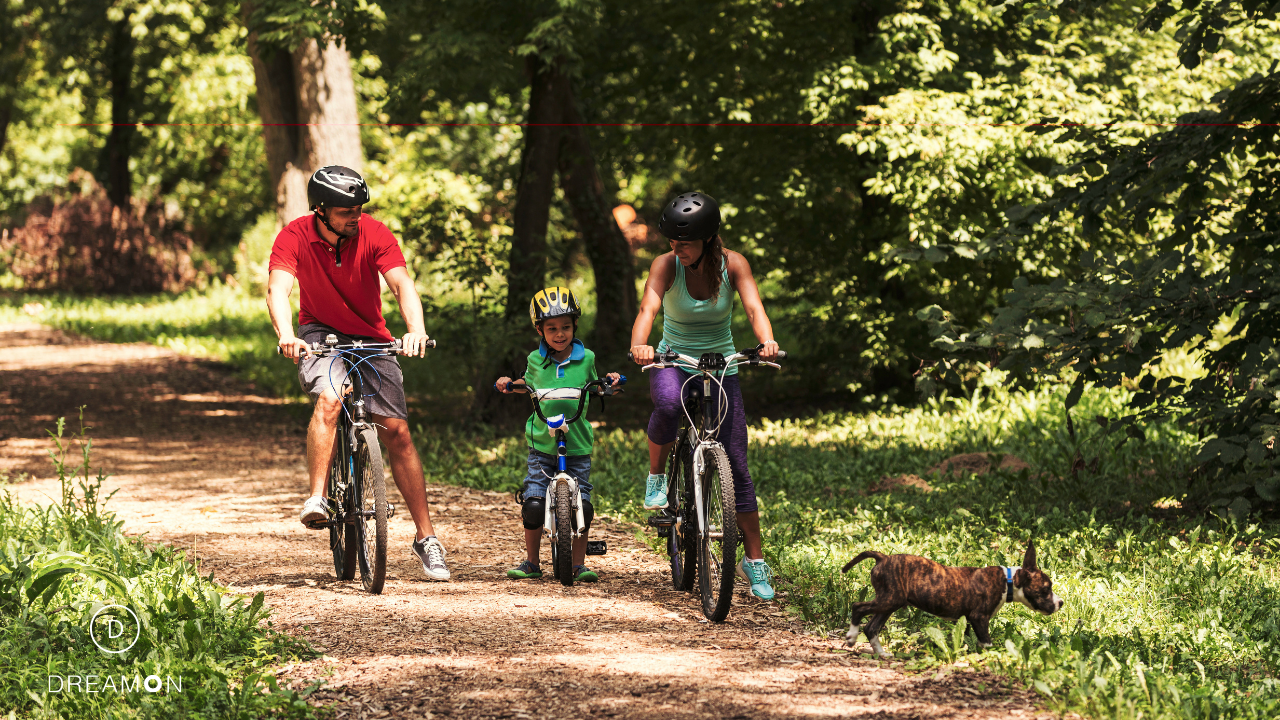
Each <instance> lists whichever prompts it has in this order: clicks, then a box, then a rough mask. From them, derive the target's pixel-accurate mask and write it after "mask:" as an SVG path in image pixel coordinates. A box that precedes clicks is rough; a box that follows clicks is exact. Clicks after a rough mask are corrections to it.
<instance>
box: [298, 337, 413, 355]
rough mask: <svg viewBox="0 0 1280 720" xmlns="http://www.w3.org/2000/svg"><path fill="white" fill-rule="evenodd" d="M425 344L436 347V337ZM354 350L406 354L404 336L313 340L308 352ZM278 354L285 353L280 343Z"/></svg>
mask: <svg viewBox="0 0 1280 720" xmlns="http://www.w3.org/2000/svg"><path fill="white" fill-rule="evenodd" d="M423 345H425V346H426V347H428V348H434V347H435V346H436V341H435V338H428V339H427V341H426V342H424V343H423ZM352 350H370V351H377V352H378V353H380V354H383V355H404V354H405V350H404V338H396V339H395V340H392V341H391V342H389V343H367V342H363V341H361V342H354V343H350V344H347V345H338V344H337V343H334V344H332V345H331V344H328V343H320V342H313V343H311V345H310V346H309V347H307V354H308V355H316V356H319V357H324V356H325V355H329V354H332V353H334V352H339V353H341V352H350V351H352ZM276 354H277V355H283V354H284V348H282V347H280V346H279V345H276Z"/></svg>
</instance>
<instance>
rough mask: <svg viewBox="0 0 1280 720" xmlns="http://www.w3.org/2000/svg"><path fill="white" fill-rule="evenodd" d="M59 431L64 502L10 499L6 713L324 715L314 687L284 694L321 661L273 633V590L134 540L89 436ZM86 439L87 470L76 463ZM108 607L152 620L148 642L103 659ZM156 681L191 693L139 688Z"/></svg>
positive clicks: (2, 577) (4, 613) (146, 629)
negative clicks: (287, 675) (304, 661)
mask: <svg viewBox="0 0 1280 720" xmlns="http://www.w3.org/2000/svg"><path fill="white" fill-rule="evenodd" d="M51 435H52V436H53V438H54V442H55V449H54V450H53V451H52V452H51V455H52V457H53V460H54V469H55V470H56V471H57V473H58V476H59V479H60V480H61V484H62V497H61V501H60V503H59V504H58V505H54V506H37V507H27V506H23V505H19V504H18V502H17V500H16V499H15V498H14V497H13V496H12V495H10V494H8V493H4V494H3V495H0V658H3V660H0V679H2V680H0V705H2V706H3V707H6V708H9V709H10V712H11V713H15V715H11V717H13V716H16V717H103V718H106V717H111V718H135V717H146V718H152V717H164V716H168V717H174V716H181V717H194V716H201V717H213V716H217V717H227V718H242V719H244V720H249V719H250V718H261V717H276V718H310V717H316V716H317V714H318V713H317V708H315V707H312V706H311V705H310V704H309V703H308V702H307V697H308V696H309V695H310V693H311V691H312V688H309V689H307V690H305V691H303V692H301V693H299V692H296V691H294V690H288V689H285V688H281V687H280V686H279V684H278V683H277V681H276V679H275V677H274V675H273V674H272V673H271V672H270V671H269V670H268V667H269V666H270V665H272V664H274V663H277V662H280V661H282V660H285V661H287V660H289V659H294V658H307V657H312V656H314V655H315V653H314V651H312V650H311V649H310V648H309V647H308V646H307V645H306V644H305V643H303V642H301V641H299V640H296V639H293V638H290V637H288V636H285V635H283V634H280V633H277V632H275V631H274V630H271V629H270V623H269V622H266V624H265V625H264V621H266V620H267V617H268V616H267V613H266V611H265V610H264V609H263V595H262V593H258V594H257V595H256V596H254V598H253V599H252V600H251V601H248V602H246V599H245V598H243V597H237V596H234V595H231V594H229V593H227V592H226V590H225V589H223V588H222V587H221V586H219V585H218V584H216V583H215V582H213V576H212V574H210V575H209V576H208V577H202V576H201V575H200V574H199V572H198V568H197V567H196V566H195V565H193V564H192V563H190V562H188V561H187V559H186V558H185V557H184V554H183V553H182V552H180V551H177V550H174V549H172V548H168V547H163V546H159V547H157V546H152V545H148V544H147V543H145V542H144V541H143V540H142V539H140V538H136V537H129V536H126V535H124V533H123V531H122V526H123V523H122V522H121V521H119V520H117V519H116V518H115V516H114V515H113V514H112V513H110V512H107V511H106V510H105V509H104V508H103V506H102V503H103V502H105V499H104V498H102V497H101V490H102V483H103V481H104V479H105V476H103V475H102V474H101V473H99V474H98V475H97V476H96V478H91V471H90V469H89V468H90V465H89V450H90V444H89V442H88V438H87V436H86V433H85V430H84V428H82V429H81V431H80V432H79V433H77V434H75V435H71V436H68V435H65V434H64V422H63V421H62V420H59V421H58V425H57V429H56V431H54V432H51ZM76 444H79V445H80V449H81V451H82V452H81V459H80V463H79V465H78V466H77V465H73V464H71V463H69V462H68V455H69V454H70V451H71V450H72V449H73V446H74V445H76ZM108 604H122V605H125V606H127V607H128V608H129V609H130V610H131V611H132V612H133V613H135V614H136V616H137V617H138V618H139V620H140V630H139V633H138V635H139V638H138V642H137V643H136V644H135V645H134V646H133V647H132V648H131V649H129V650H128V651H127V652H125V653H123V654H120V655H109V654H107V653H103V652H100V651H99V650H98V649H97V648H96V647H95V646H94V643H93V640H92V638H91V637H90V634H89V621H90V619H91V618H92V617H93V615H94V614H95V613H96V612H98V611H99V610H100V609H102V608H103V607H104V606H105V605H108ZM70 675H79V676H82V677H83V676H86V675H96V676H97V677H98V683H99V687H100V688H102V687H104V683H105V682H106V680H107V678H111V681H112V686H113V687H114V688H117V689H119V690H121V691H120V692H110V691H107V690H101V691H99V692H94V693H86V692H76V691H74V690H69V689H66V688H65V687H64V685H63V683H64V680H62V679H65V678H66V677H67V676H70ZM151 675H155V676H158V677H160V678H161V679H162V681H167V680H168V679H169V678H173V680H174V682H175V683H181V690H180V691H179V690H178V689H177V686H176V684H175V685H170V684H165V685H164V686H163V689H162V690H161V691H160V692H156V693H152V692H147V691H145V690H144V689H143V688H141V687H140V686H139V685H138V680H140V679H141V678H145V677H148V676H151ZM54 676H60V678H62V679H58V678H54ZM120 678H128V679H129V681H130V683H131V684H132V685H133V686H134V689H133V690H132V691H124V690H123V684H122V683H123V681H121V682H116V681H117V680H118V679H120ZM58 688H63V690H62V691H61V692H58V691H57V689H58Z"/></svg>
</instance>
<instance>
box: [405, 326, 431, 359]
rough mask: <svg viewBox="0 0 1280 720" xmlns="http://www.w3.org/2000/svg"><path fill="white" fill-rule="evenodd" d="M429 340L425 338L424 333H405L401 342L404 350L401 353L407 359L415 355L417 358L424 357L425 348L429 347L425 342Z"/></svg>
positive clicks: (425, 354)
mask: <svg viewBox="0 0 1280 720" xmlns="http://www.w3.org/2000/svg"><path fill="white" fill-rule="evenodd" d="M430 339H431V338H429V337H427V334H426V333H416V332H407V333H405V334H404V338H403V340H402V342H403V343H404V344H403V348H404V349H403V350H402V352H403V353H404V354H405V355H408V356H409V357H413V356H415V355H416V356H418V357H426V356H427V348H428V347H429V345H427V341H428V340H430Z"/></svg>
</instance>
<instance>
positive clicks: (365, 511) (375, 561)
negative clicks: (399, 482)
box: [354, 428, 387, 595]
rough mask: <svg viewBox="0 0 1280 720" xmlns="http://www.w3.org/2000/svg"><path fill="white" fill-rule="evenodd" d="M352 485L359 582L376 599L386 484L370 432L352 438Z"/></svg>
mask: <svg viewBox="0 0 1280 720" xmlns="http://www.w3.org/2000/svg"><path fill="white" fill-rule="evenodd" d="M354 485H355V487H356V503H355V506H356V512H357V515H356V523H355V528H356V537H357V542H356V548H357V550H358V552H357V555H358V556H359V560H360V582H361V583H362V584H363V585H364V589H365V590H366V591H367V592H371V593H373V594H375V595H377V594H379V593H381V592H382V585H383V583H385V582H386V580H387V480H386V475H385V474H384V473H383V465H382V447H381V446H380V445H378V434H377V433H376V432H375V431H374V430H373V429H372V428H366V429H364V430H361V431H360V434H359V435H358V436H357V438H356V453H355V483H354Z"/></svg>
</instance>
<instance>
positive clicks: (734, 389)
mask: <svg viewBox="0 0 1280 720" xmlns="http://www.w3.org/2000/svg"><path fill="white" fill-rule="evenodd" d="M690 377H694V376H691V375H689V373H686V372H684V371H683V370H680V369H679V368H662V369H661V370H651V371H649V393H650V394H651V395H652V396H653V415H650V416H649V439H650V440H652V441H653V442H655V443H657V444H659V445H666V444H667V443H669V442H672V441H673V440H675V439H676V434H677V433H678V432H679V431H680V417H681V416H682V415H683V414H684V411H683V410H681V409H680V389H681V385H683V386H684V394H685V397H688V396H689V393H690V392H692V390H693V387H694V385H701V383H702V378H701V377H695V379H693V380H690ZM686 380H688V382H687V383H686V382H685V381H686ZM724 392H725V395H727V396H728V398H729V400H728V403H729V412H728V413H727V414H726V415H725V418H724V424H723V425H721V426H720V435H719V440H720V443H721V444H722V445H724V448H725V451H726V452H727V453H728V455H729V468H730V469H731V470H732V471H733V494H734V497H735V498H737V502H736V503H735V507H736V508H737V511H738V512H740V513H747V512H755V511H756V510H758V509H759V507H758V506H757V505H756V487H755V485H754V484H753V483H752V482H751V471H750V470H748V469H747V414H746V412H745V411H744V410H743V408H742V391H741V389H740V388H739V387H738V376H737V375H729V376H728V377H726V378H724ZM719 402H720V388H719V387H718V386H717V385H716V384H715V383H712V384H711V402H710V403H708V406H709V408H710V411H711V413H712V415H711V417H710V418H708V420H714V419H715V418H717V417H719V414H720V409H719V406H718V405H719ZM712 426H714V424H713V423H712Z"/></svg>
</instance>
